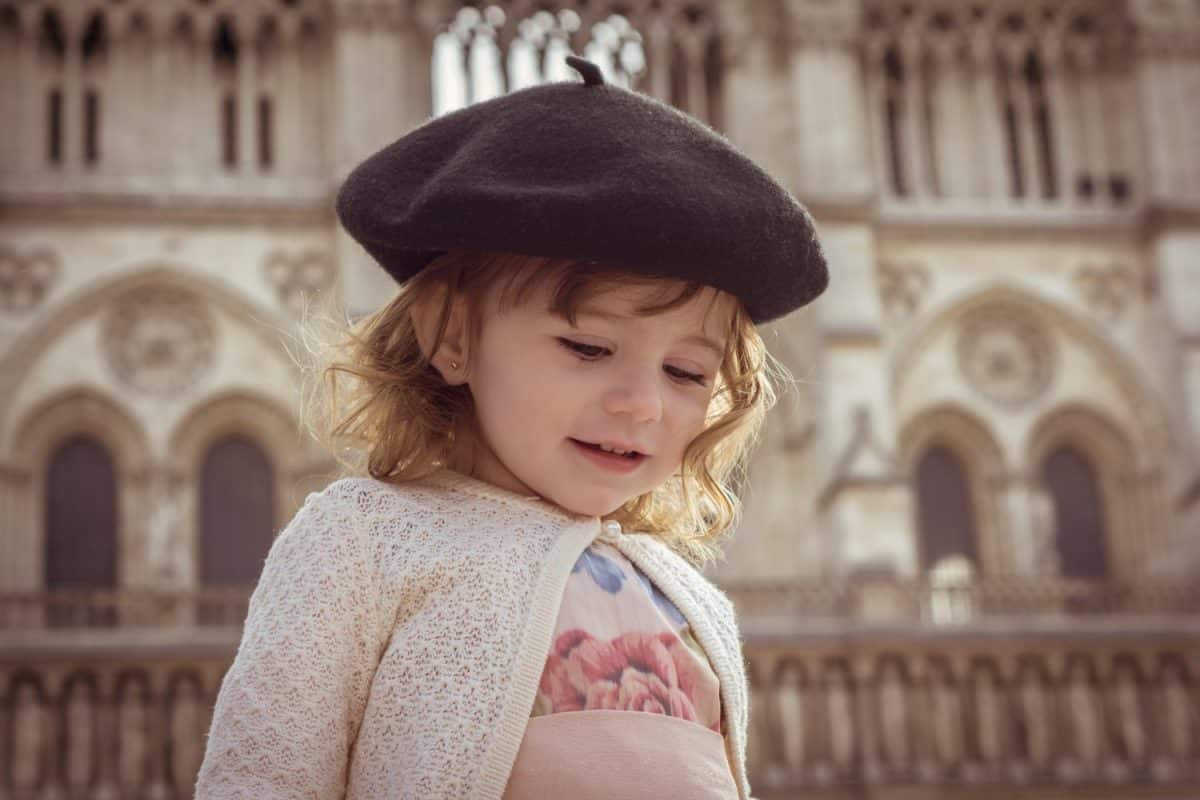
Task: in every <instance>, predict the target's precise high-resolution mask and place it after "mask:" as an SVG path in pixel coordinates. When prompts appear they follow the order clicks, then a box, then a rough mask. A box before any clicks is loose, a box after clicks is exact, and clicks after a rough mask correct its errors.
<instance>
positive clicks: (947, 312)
mask: <svg viewBox="0 0 1200 800" xmlns="http://www.w3.org/2000/svg"><path fill="white" fill-rule="evenodd" d="M997 306H1000V307H1010V308H1016V309H1019V310H1020V312H1021V313H1022V314H1025V315H1027V316H1028V317H1029V318H1030V319H1032V320H1036V321H1037V322H1038V323H1039V324H1040V325H1041V326H1043V327H1044V329H1045V330H1046V331H1048V332H1050V333H1052V334H1054V335H1056V336H1060V337H1062V338H1064V339H1065V341H1066V342H1067V343H1069V344H1070V345H1071V348H1072V349H1073V350H1076V351H1079V352H1082V353H1084V354H1086V355H1087V356H1089V357H1090V358H1091V359H1093V360H1094V361H1095V363H1097V364H1098V365H1100V366H1101V368H1102V371H1103V375H1104V379H1105V380H1106V381H1107V384H1106V385H1110V386H1111V387H1113V390H1114V392H1115V394H1116V396H1117V397H1119V400H1120V409H1119V412H1118V413H1119V416H1120V419H1118V420H1117V422H1118V423H1120V425H1121V428H1122V429H1123V430H1124V431H1126V434H1127V435H1128V436H1129V437H1130V438H1131V440H1132V441H1133V442H1134V443H1135V444H1136V451H1135V455H1136V456H1137V457H1138V458H1139V459H1143V460H1145V459H1148V458H1162V455H1161V454H1163V453H1166V452H1168V451H1170V450H1171V449H1172V447H1173V446H1174V445H1173V443H1174V442H1177V441H1180V439H1179V437H1178V436H1176V434H1177V433H1178V432H1177V431H1174V430H1173V429H1172V419H1171V417H1170V415H1169V414H1168V413H1167V409H1166V407H1165V404H1164V402H1163V399H1162V398H1161V397H1159V396H1158V394H1157V393H1156V392H1155V391H1154V389H1153V385H1154V384H1153V382H1152V380H1151V379H1150V378H1149V377H1148V376H1146V375H1145V374H1144V373H1143V368H1142V367H1141V366H1140V365H1138V364H1137V363H1136V362H1135V361H1134V360H1133V359H1132V358H1131V357H1129V356H1128V355H1127V354H1126V353H1125V352H1123V351H1122V350H1121V349H1120V347H1119V346H1118V345H1117V344H1116V343H1114V342H1113V341H1112V340H1111V339H1109V338H1108V337H1107V336H1106V335H1105V333H1104V332H1103V331H1102V330H1100V329H1099V328H1098V327H1097V326H1096V325H1095V324H1094V323H1091V322H1089V321H1087V320H1085V319H1083V318H1081V317H1080V316H1078V315H1076V314H1074V313H1072V312H1071V311H1070V310H1068V309H1066V308H1064V307H1062V306H1061V305H1060V304H1058V303H1055V302H1053V301H1051V300H1047V299H1045V298H1043V297H1039V296H1035V295H1033V294H1031V293H1029V292H1027V291H1023V290H1021V289H1018V288H1015V287H1013V286H1010V285H1007V284H993V285H991V286H988V287H984V288H983V289H981V290H979V291H977V292H973V293H971V294H970V295H969V296H967V297H965V298H962V297H960V298H958V299H955V300H952V301H950V302H948V303H946V304H945V305H943V306H942V307H941V308H940V309H938V310H935V311H934V312H932V313H931V314H930V315H929V316H928V317H927V320H926V321H925V323H924V324H923V325H919V326H916V327H914V328H913V329H912V330H911V331H910V332H908V333H907V334H905V335H903V336H901V338H900V339H899V340H898V341H897V343H896V345H895V346H894V348H893V350H892V352H893V356H892V359H891V364H890V368H889V385H890V387H891V391H892V396H893V397H895V398H897V402H898V403H900V404H902V405H905V404H907V403H906V401H905V397H906V395H905V392H906V390H907V388H908V383H909V382H910V380H912V379H913V376H914V375H916V374H917V373H916V372H915V367H916V366H917V365H918V362H919V360H920V359H921V357H922V355H923V353H925V351H927V350H928V349H929V348H930V347H931V346H933V345H934V344H935V343H936V342H937V341H938V340H939V338H940V337H942V336H944V335H945V334H946V333H947V332H948V331H949V330H951V329H953V328H954V327H955V326H956V325H958V324H960V322H961V321H962V320H964V319H966V318H970V317H971V316H972V315H977V314H979V313H980V312H983V311H986V310H987V309H988V308H989V307H997ZM1049 395H1050V396H1048V397H1047V398H1045V399H1044V402H1046V403H1051V404H1052V403H1054V402H1055V399H1054V398H1053V396H1052V395H1053V392H1050V393H1049ZM1031 405H1032V404H1031ZM906 411H907V409H905V408H901V409H900V412H901V416H904V415H905V413H906ZM909 413H912V412H909ZM1014 444H1015V443H1012V442H1006V443H1005V447H1006V449H1008V448H1009V447H1012V446H1013V445H1014ZM1008 452H1011V453H1012V454H1013V458H1014V460H1017V459H1018V458H1019V457H1020V456H1019V447H1014V448H1013V449H1011V450H1008Z"/></svg>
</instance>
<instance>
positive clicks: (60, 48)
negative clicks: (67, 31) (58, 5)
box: [38, 11, 67, 60]
mask: <svg viewBox="0 0 1200 800" xmlns="http://www.w3.org/2000/svg"><path fill="white" fill-rule="evenodd" d="M38 51H39V52H40V53H43V54H49V55H51V56H53V57H54V58H57V59H59V60H61V59H63V58H66V55H67V40H66V37H65V36H64V35H63V30H62V26H61V25H60V24H59V22H58V15H57V14H55V13H54V12H52V11H47V12H45V14H43V15H42V29H41V32H40V33H39V35H38Z"/></svg>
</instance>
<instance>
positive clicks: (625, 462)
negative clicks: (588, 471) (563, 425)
mask: <svg viewBox="0 0 1200 800" xmlns="http://www.w3.org/2000/svg"><path fill="white" fill-rule="evenodd" d="M571 442H572V443H574V444H575V446H576V447H577V448H578V449H579V451H580V452H582V453H583V454H584V455H586V456H587V457H588V458H589V459H590V460H592V461H593V462H594V463H597V464H599V465H600V466H603V467H607V468H608V469H615V470H618V471H620V472H628V471H629V470H632V469H634V468H635V467H637V465H638V464H640V463H642V461H643V460H645V458H646V456H645V454H644V453H638V452H632V453H628V454H626V455H623V456H622V455H617V454H616V453H609V452H607V451H604V450H601V449H600V446H599V445H595V444H591V443H590V442H581V441H579V440H578V439H572V440H571Z"/></svg>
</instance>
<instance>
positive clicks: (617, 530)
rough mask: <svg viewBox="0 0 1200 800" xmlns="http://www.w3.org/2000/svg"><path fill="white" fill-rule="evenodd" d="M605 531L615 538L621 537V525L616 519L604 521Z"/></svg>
mask: <svg viewBox="0 0 1200 800" xmlns="http://www.w3.org/2000/svg"><path fill="white" fill-rule="evenodd" d="M604 530H605V532H607V533H611V534H612V535H613V536H619V535H620V534H621V523H619V522H617V521H616V520H615V519H607V520H605V521H604Z"/></svg>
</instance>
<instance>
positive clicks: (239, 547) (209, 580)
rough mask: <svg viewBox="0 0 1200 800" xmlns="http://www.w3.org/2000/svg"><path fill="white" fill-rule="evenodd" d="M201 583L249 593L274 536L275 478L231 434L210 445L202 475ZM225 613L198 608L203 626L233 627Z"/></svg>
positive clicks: (247, 444) (251, 447) (243, 440)
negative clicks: (238, 589) (245, 590)
mask: <svg viewBox="0 0 1200 800" xmlns="http://www.w3.org/2000/svg"><path fill="white" fill-rule="evenodd" d="M199 505H200V508H199V510H200V526H199V527H200V559H199V561H200V583H201V585H202V586H207V587H230V588H233V587H239V588H245V589H249V588H251V587H253V586H254V584H255V583H256V582H257V581H258V576H259V573H260V572H261V571H262V567H263V562H264V561H265V560H266V557H267V553H268V551H269V550H270V549H271V542H272V540H273V538H274V533H275V476H274V469H273V468H272V466H271V463H270V461H269V460H268V459H267V457H266V455H265V454H264V453H263V451H262V449H261V448H259V446H258V445H257V444H255V443H254V442H253V441H251V440H250V439H248V438H247V437H245V436H241V435H237V434H234V435H232V436H228V437H226V438H224V439H222V440H220V441H219V442H217V443H216V444H214V445H213V446H212V447H211V448H210V449H209V451H208V453H207V454H206V455H205V458H204V463H203V466H202V468H201V473H200V504H199ZM228 613H229V609H228V608H221V607H220V606H219V605H218V606H213V607H211V608H201V609H200V614H199V615H198V616H199V620H198V621H199V622H200V623H201V624H236V623H237V622H238V621H239V620H237V619H228V618H227V617H228Z"/></svg>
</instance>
